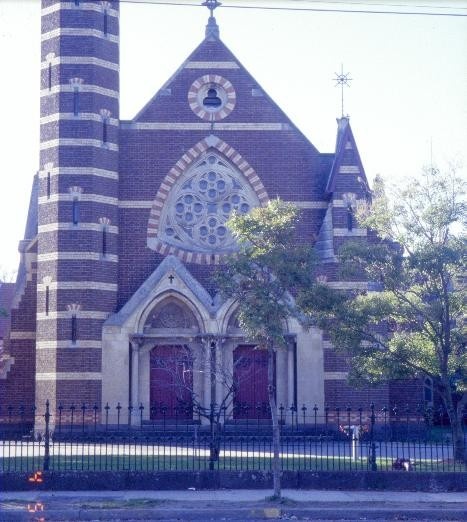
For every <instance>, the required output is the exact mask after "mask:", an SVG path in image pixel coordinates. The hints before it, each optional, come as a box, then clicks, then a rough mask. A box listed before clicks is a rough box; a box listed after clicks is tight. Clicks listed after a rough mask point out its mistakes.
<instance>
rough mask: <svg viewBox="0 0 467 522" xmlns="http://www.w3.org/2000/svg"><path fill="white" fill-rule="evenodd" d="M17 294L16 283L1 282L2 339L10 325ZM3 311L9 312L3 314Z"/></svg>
mask: <svg viewBox="0 0 467 522" xmlns="http://www.w3.org/2000/svg"><path fill="white" fill-rule="evenodd" d="M14 294H15V283H1V282H0V339H3V338H4V337H5V335H6V332H7V330H8V328H9V325H10V310H11V304H12V302H13V296H14ZM1 311H4V312H6V313H7V315H6V316H5V315H3V313H2V312H1Z"/></svg>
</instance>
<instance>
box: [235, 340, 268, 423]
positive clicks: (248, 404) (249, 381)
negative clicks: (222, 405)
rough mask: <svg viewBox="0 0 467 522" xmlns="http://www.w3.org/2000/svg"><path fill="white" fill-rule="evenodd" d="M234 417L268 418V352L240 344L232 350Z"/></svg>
mask: <svg viewBox="0 0 467 522" xmlns="http://www.w3.org/2000/svg"><path fill="white" fill-rule="evenodd" d="M233 363H234V383H235V398H234V419H269V418H270V416H271V415H270V412H269V399H268V352H267V351H266V350H258V349H256V350H255V349H254V347H253V346H251V345H240V346H238V347H237V348H236V349H235V350H234V354H233Z"/></svg>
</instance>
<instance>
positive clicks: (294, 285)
mask: <svg viewBox="0 0 467 522" xmlns="http://www.w3.org/2000/svg"><path fill="white" fill-rule="evenodd" d="M298 217H299V211H298V209H297V208H296V207H295V206H293V205H291V204H286V203H284V202H282V201H280V200H279V199H277V200H273V201H271V202H269V203H268V205H267V206H266V207H258V208H255V209H253V210H252V211H251V212H250V213H249V214H246V215H241V214H234V215H233V216H232V217H231V218H230V220H229V221H228V223H227V226H228V227H229V229H230V231H231V232H232V235H233V236H234V237H235V239H236V240H237V243H238V246H239V250H238V252H236V253H234V254H232V255H231V256H229V258H228V259H227V260H226V263H225V265H223V267H222V270H220V271H219V272H218V275H217V283H218V285H219V287H220V289H221V292H222V294H223V295H224V297H228V298H232V299H234V300H235V301H236V302H237V304H238V320H239V324H240V326H241V328H242V329H243V331H244V332H245V334H246V336H247V337H248V339H249V340H251V342H253V343H255V344H256V345H257V349H260V350H267V351H268V399H269V406H270V410H271V420H272V430H273V452H274V457H273V480H274V496H275V497H277V498H280V495H281V487H280V455H279V453H280V428H279V421H278V416H277V405H276V398H275V382H274V357H275V351H276V350H279V349H284V347H285V345H286V339H285V333H286V331H285V323H286V321H287V318H288V317H290V316H297V309H296V307H295V305H294V299H293V298H292V295H293V294H294V293H296V292H298V291H299V290H300V289H301V288H303V287H306V286H307V285H310V284H312V273H313V268H314V258H313V253H312V249H311V247H310V246H300V245H299V244H298V242H297V238H296V237H295V226H296V224H297V221H298Z"/></svg>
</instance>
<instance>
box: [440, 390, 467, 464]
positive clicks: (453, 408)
mask: <svg viewBox="0 0 467 522" xmlns="http://www.w3.org/2000/svg"><path fill="white" fill-rule="evenodd" d="M443 399H444V403H445V405H446V410H447V414H448V417H449V423H450V424H451V430H452V446H453V448H452V450H453V455H454V460H456V461H458V462H463V463H467V452H466V447H465V437H464V429H463V426H462V413H463V408H464V400H465V399H464V400H461V401H459V404H457V405H455V404H454V401H453V398H452V394H451V392H450V389H449V388H448V390H447V391H446V392H445V393H444V397H443Z"/></svg>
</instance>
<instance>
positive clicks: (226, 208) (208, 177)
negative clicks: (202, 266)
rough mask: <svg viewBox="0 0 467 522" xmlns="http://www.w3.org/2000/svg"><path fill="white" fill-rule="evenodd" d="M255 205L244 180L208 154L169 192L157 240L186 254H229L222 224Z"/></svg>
mask: <svg viewBox="0 0 467 522" xmlns="http://www.w3.org/2000/svg"><path fill="white" fill-rule="evenodd" d="M258 205H259V201H258V198H257V196H256V194H255V192H254V191H253V189H252V188H251V187H250V185H249V183H248V181H247V180H246V179H245V178H244V176H243V175H242V174H241V173H240V172H238V171H237V170H236V169H235V168H234V167H233V166H232V165H230V164H229V163H227V161H226V160H225V159H224V158H222V157H220V156H218V155H217V154H215V153H212V152H210V153H208V154H207V156H206V157H204V158H203V159H202V160H200V161H198V162H197V163H196V164H195V165H194V167H192V168H191V169H190V170H189V171H188V172H187V173H186V174H185V175H184V176H183V177H182V179H181V180H180V181H179V182H178V184H177V185H175V186H174V187H173V188H172V191H171V194H170V195H169V198H168V201H167V203H166V205H165V207H164V211H163V214H162V216H161V226H160V231H161V236H162V237H161V239H163V240H164V241H165V242H166V243H168V244H170V245H173V246H176V247H178V248H181V249H183V250H188V251H195V252H206V253H207V252H209V253H211V252H218V253H223V252H229V251H232V250H234V249H235V241H234V239H233V237H232V235H231V234H230V232H229V230H228V229H227V227H226V224H225V223H226V221H227V220H228V219H229V217H230V215H231V213H232V212H233V211H234V210H235V211H237V212H239V213H241V214H246V213H247V212H249V210H250V209H251V208H252V207H254V206H258Z"/></svg>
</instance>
